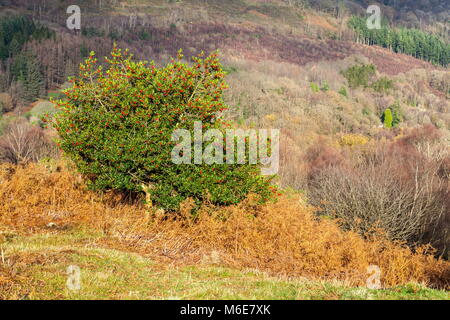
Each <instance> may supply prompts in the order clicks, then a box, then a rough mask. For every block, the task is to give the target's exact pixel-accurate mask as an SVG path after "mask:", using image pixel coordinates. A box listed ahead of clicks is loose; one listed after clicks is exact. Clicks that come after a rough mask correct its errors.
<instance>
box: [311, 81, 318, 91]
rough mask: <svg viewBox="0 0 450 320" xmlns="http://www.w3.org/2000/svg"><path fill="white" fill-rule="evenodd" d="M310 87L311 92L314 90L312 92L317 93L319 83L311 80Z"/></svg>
mask: <svg viewBox="0 0 450 320" xmlns="http://www.w3.org/2000/svg"><path fill="white" fill-rule="evenodd" d="M310 87H311V90H312V92H314V93H317V92H319V91H320V88H319V85H318V84H317V83H315V82H311V83H310Z"/></svg>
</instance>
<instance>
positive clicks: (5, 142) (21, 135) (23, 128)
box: [0, 120, 56, 164]
mask: <svg viewBox="0 0 450 320" xmlns="http://www.w3.org/2000/svg"><path fill="white" fill-rule="evenodd" d="M55 154H56V150H55V145H54V143H52V142H51V141H50V140H49V139H48V138H47V136H46V135H45V134H44V131H43V130H42V129H41V128H40V127H39V126H32V125H30V124H29V123H28V122H27V121H25V120H14V121H12V122H11V123H8V124H7V125H6V128H5V129H4V135H3V136H2V137H0V161H4V162H10V163H13V164H18V163H26V162H29V161H39V160H40V159H42V158H45V157H51V156H54V155H55Z"/></svg>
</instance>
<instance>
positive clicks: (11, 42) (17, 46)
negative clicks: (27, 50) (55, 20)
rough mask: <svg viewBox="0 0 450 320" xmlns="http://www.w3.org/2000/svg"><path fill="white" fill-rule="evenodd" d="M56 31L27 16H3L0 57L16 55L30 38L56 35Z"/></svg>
mask: <svg viewBox="0 0 450 320" xmlns="http://www.w3.org/2000/svg"><path fill="white" fill-rule="evenodd" d="M54 35H55V33H54V32H53V31H51V30H50V29H48V28H47V27H45V26H41V25H37V24H35V23H34V22H33V20H32V19H30V18H27V17H25V16H13V17H7V18H2V20H1V21H0V59H1V60H6V59H7V58H9V57H11V56H13V55H16V54H18V53H19V52H20V50H21V49H22V47H23V45H24V44H25V43H26V42H27V41H29V40H30V39H35V40H40V39H49V38H51V37H54Z"/></svg>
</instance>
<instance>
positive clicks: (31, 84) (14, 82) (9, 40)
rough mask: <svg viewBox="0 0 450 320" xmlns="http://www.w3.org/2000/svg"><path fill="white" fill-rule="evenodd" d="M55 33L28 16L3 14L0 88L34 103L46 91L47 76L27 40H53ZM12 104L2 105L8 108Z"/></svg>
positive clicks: (0, 40)
mask: <svg viewBox="0 0 450 320" xmlns="http://www.w3.org/2000/svg"><path fill="white" fill-rule="evenodd" d="M54 37H55V33H54V32H53V31H51V30H50V29H48V28H47V27H45V26H42V25H39V24H37V23H35V22H34V21H33V20H32V19H30V18H28V17H26V16H10V17H3V18H2V19H1V21H0V62H1V69H0V91H9V92H10V93H11V94H12V95H13V96H14V98H18V99H20V100H22V101H26V102H31V101H34V100H35V99H36V98H38V97H39V96H41V95H43V94H44V93H45V79H44V73H43V70H42V66H41V64H40V62H39V61H38V59H37V57H36V56H35V55H34V54H33V53H32V52H30V51H29V50H26V45H27V43H29V42H31V41H33V40H37V41H41V40H45V39H51V38H54ZM11 107H12V106H3V108H2V109H4V111H8V109H11Z"/></svg>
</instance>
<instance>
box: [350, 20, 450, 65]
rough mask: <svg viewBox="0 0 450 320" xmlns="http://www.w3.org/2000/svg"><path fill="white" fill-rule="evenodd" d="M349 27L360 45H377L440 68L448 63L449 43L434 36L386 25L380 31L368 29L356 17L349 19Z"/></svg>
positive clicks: (449, 54) (449, 60)
mask: <svg viewBox="0 0 450 320" xmlns="http://www.w3.org/2000/svg"><path fill="white" fill-rule="evenodd" d="M349 25H350V27H351V28H353V29H354V30H355V31H356V33H357V41H358V42H360V43H364V44H367V45H379V46H382V47H384V48H388V49H389V50H393V51H394V52H398V53H405V54H408V55H411V56H414V57H416V58H418V59H423V60H426V61H430V62H432V63H435V64H440V65H442V66H447V65H448V64H449V63H450V43H446V42H445V41H443V40H442V39H441V38H440V37H438V36H436V35H431V34H427V33H425V32H423V31H421V30H418V29H406V28H401V29H398V28H391V27H389V26H388V25H387V24H384V25H383V26H382V28H381V29H369V28H368V27H367V24H366V19H364V18H361V17H356V16H354V17H352V18H351V19H350V21H349Z"/></svg>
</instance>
